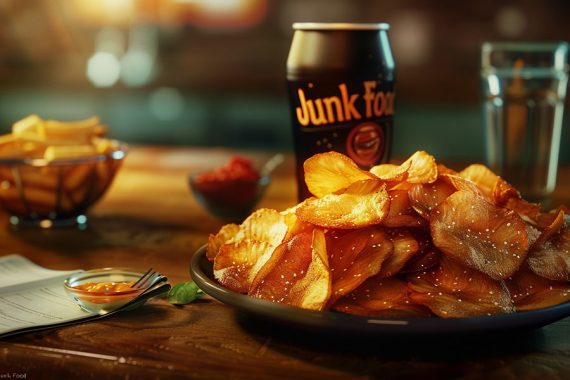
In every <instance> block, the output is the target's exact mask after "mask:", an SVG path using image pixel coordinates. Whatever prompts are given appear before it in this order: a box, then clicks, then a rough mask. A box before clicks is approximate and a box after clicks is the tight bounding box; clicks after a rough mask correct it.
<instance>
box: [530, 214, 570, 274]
mask: <svg viewBox="0 0 570 380" xmlns="http://www.w3.org/2000/svg"><path fill="white" fill-rule="evenodd" d="M560 212H561V213H563V211H560ZM554 223H557V221H556V220H555V222H554ZM548 234H550V232H547V235H548ZM539 239H540V238H539ZM528 265H529V267H530V269H531V270H532V271H533V272H534V273H536V274H537V275H539V276H541V277H544V278H547V279H549V280H555V281H570V228H569V227H563V228H561V229H560V230H559V231H558V232H557V233H555V234H552V235H551V237H550V238H549V239H548V240H546V241H544V242H543V243H540V244H538V245H536V246H535V247H534V248H533V249H532V250H531V251H530V253H529V255H528Z"/></svg>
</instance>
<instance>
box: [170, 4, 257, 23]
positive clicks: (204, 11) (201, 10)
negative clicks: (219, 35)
mask: <svg viewBox="0 0 570 380" xmlns="http://www.w3.org/2000/svg"><path fill="white" fill-rule="evenodd" d="M172 1H173V2H174V3H177V4H180V5H184V8H185V9H184V10H183V12H184V14H185V18H186V21H187V22H189V23H192V24H196V25H198V26H203V27H207V28H239V27H249V26H253V25H256V24H258V23H260V22H261V21H262V20H263V18H264V16H265V14H266V13H267V0H172Z"/></svg>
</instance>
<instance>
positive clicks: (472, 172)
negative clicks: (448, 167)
mask: <svg viewBox="0 0 570 380" xmlns="http://www.w3.org/2000/svg"><path fill="white" fill-rule="evenodd" d="M459 176H460V177H462V178H465V179H468V180H470V181H473V182H475V184H477V186H479V188H480V189H481V190H482V191H483V193H484V194H485V195H486V196H487V197H488V198H489V199H493V190H494V189H495V185H496V184H497V182H498V181H500V180H501V177H499V176H498V175H496V174H495V173H493V171H492V170H491V169H489V168H488V167H486V166H485V165H481V164H473V165H469V166H468V167H466V168H465V169H463V170H462V171H460V172H459Z"/></svg>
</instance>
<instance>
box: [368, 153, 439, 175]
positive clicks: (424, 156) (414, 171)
mask: <svg viewBox="0 0 570 380" xmlns="http://www.w3.org/2000/svg"><path fill="white" fill-rule="evenodd" d="M370 172H371V173H372V174H374V175H376V176H377V177H378V178H380V179H382V180H385V181H406V182H408V183H432V182H435V180H436V179H437V163H436V162H435V158H434V157H433V156H432V155H430V154H428V153H426V152H424V151H421V150H420V151H417V152H416V153H414V154H412V155H411V156H410V158H408V159H407V160H406V161H404V162H403V163H402V164H401V165H400V166H395V165H389V164H388V165H387V164H382V165H377V166H374V167H373V168H372V169H370Z"/></svg>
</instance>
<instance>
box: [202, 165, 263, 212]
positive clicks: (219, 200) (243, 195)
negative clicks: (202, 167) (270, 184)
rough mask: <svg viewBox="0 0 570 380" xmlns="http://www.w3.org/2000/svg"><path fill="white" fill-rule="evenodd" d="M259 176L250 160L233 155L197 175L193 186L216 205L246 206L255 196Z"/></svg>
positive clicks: (209, 201)
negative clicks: (220, 164)
mask: <svg viewBox="0 0 570 380" xmlns="http://www.w3.org/2000/svg"><path fill="white" fill-rule="evenodd" d="M260 177H261V175H260V174H259V172H258V171H257V170H256V169H255V168H254V167H253V162H252V161H251V160H249V159H247V158H245V157H241V156H233V157H231V158H230V160H229V161H228V162H227V163H226V164H225V165H223V166H221V167H219V168H216V169H214V170H213V171H211V172H207V173H202V174H199V175H197V176H196V178H195V182H194V186H195V188H196V189H197V190H198V191H199V192H200V193H201V195H202V196H203V197H204V198H205V200H206V201H207V202H208V203H215V204H216V206H217V207H229V208H240V207H248V206H250V205H251V203H252V202H253V200H254V199H255V198H256V196H257V186H258V181H259V179H260Z"/></svg>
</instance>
